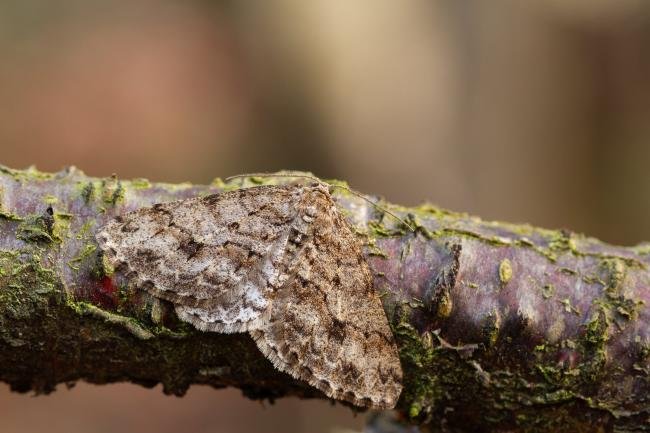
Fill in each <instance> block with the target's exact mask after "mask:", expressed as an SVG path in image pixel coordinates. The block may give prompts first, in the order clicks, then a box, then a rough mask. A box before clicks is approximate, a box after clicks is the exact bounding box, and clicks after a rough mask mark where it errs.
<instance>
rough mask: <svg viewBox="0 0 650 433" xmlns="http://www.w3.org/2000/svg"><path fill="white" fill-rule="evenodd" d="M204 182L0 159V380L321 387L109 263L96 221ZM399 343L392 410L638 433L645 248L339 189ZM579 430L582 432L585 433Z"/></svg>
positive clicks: (20, 385) (644, 360)
mask: <svg viewBox="0 0 650 433" xmlns="http://www.w3.org/2000/svg"><path fill="white" fill-rule="evenodd" d="M291 181H292V180H291V179H286V178H281V179H280V178H278V179H274V178H264V179H240V180H236V181H233V182H230V183H227V184H226V183H224V182H222V181H220V180H216V181H215V182H213V184H212V185H209V186H194V185H189V184H187V185H185V184H184V185H170V184H150V183H149V182H148V181H145V180H133V181H120V180H118V179H117V178H115V177H112V178H107V179H96V178H90V177H87V176H85V175H84V174H83V173H81V172H80V171H78V170H76V169H74V168H71V169H67V170H65V171H62V172H60V173H56V174H46V173H41V172H38V171H36V170H33V169H30V170H26V171H16V170H11V169H7V168H1V169H0V380H3V381H5V382H7V383H9V384H10V386H11V388H12V389H13V390H17V391H29V390H34V391H36V392H45V393H46V392H50V391H52V390H54V388H55V386H56V385H57V384H59V383H66V384H72V383H74V381H76V380H78V379H84V380H87V381H89V382H93V383H108V382H115V381H125V380H126V381H130V382H134V383H139V384H142V385H145V386H154V385H155V384H157V383H162V384H163V389H164V391H165V392H166V393H174V394H179V395H180V394H183V393H184V392H185V391H186V390H187V388H188V387H189V386H190V385H191V384H194V383H203V384H209V385H212V386H215V387H224V386H236V387H238V388H241V389H242V390H243V391H244V393H245V395H247V396H249V397H252V398H271V399H273V398H276V397H280V396H284V395H297V396H301V397H323V395H322V394H321V393H320V392H319V391H316V390H314V389H312V388H310V387H309V386H308V385H305V384H303V383H301V382H299V381H297V380H294V379H292V378H290V377H289V376H288V375H286V374H283V373H280V372H278V371H276V370H274V369H273V367H272V365H271V364H270V362H268V361H267V360H266V359H265V358H264V357H263V356H262V355H261V354H260V353H259V351H258V350H257V348H256V346H255V344H254V343H253V342H252V340H251V339H250V338H249V337H248V335H247V334H234V335H224V334H216V333H202V332H199V331H196V330H194V329H193V328H192V327H191V326H189V325H187V324H185V323H183V322H180V321H179V320H178V319H177V318H176V317H175V314H174V312H173V308H172V307H171V306H170V305H169V304H168V303H166V302H162V301H158V300H156V299H153V298H151V297H150V296H148V295H147V294H146V293H144V292H143V291H140V290H137V288H135V287H132V285H129V281H128V278H127V276H125V275H120V274H119V272H118V273H113V270H111V269H107V267H108V266H107V264H106V262H105V261H104V260H103V258H102V254H101V252H100V251H99V250H98V248H97V244H96V242H95V238H94V233H95V231H96V229H97V228H98V227H99V226H100V225H102V224H103V223H104V222H105V221H107V220H108V219H110V218H112V217H114V216H115V215H118V214H121V213H124V212H127V211H130V210H134V209H136V208H139V207H142V206H150V205H152V204H154V203H157V202H163V201H170V200H174V199H180V198H186V197H192V196H196V195H203V194H208V193H214V192H218V191H221V190H223V189H228V188H237V187H239V186H240V185H241V184H242V182H243V183H245V184H246V185H253V184H259V183H269V182H274V183H281V182H291ZM334 196H335V198H336V200H337V202H338V203H339V204H340V206H341V208H343V209H344V211H345V212H346V214H347V215H348V217H349V220H350V222H351V223H352V224H353V225H354V226H355V227H356V228H357V231H358V233H359V236H360V238H361V239H363V240H364V241H365V243H366V245H367V248H366V252H367V257H368V261H369V263H370V266H371V268H372V270H373V273H374V275H375V287H376V289H377V290H378V291H379V292H380V293H381V294H382V296H383V301H384V307H385V310H386V312H387V315H388V317H389V320H390V321H391V324H392V327H393V331H394V333H395V336H396V338H397V341H398V344H399V346H400V357H401V362H402V366H403V369H404V374H405V386H404V391H403V393H402V396H401V398H400V402H399V404H398V409H399V410H400V411H401V412H402V418H403V420H405V421H409V422H412V423H423V424H425V425H427V426H428V427H427V428H429V429H431V430H445V431H482V430H486V431H487V430H490V431H540V430H541V431H544V430H547V431H572V432H575V431H594V430H595V429H596V428H601V429H602V430H603V431H612V430H614V429H616V430H619V431H624V430H628V431H648V430H650V403H649V401H648V394H649V391H650V379H649V375H648V373H649V372H650V328H649V325H650V313H649V311H648V302H650V289H649V284H648V283H649V282H650V272H649V271H648V266H649V265H650V259H649V256H648V254H650V247H648V246H644V245H640V246H637V247H633V248H622V247H614V246H610V245H606V244H603V243H601V242H599V241H597V240H595V239H592V238H587V237H583V236H580V235H576V234H573V233H570V232H566V231H551V230H543V229H537V228H533V227H530V226H527V225H512V224H504V223H494V222H484V221H481V220H479V219H477V218H474V217H470V216H468V215H465V214H457V213H452V212H447V211H444V210H441V209H438V208H436V207H433V206H431V205H423V206H420V207H417V208H408V209H407V208H401V207H398V206H393V205H388V204H384V203H382V204H381V205H382V206H387V207H388V208H389V209H390V210H391V211H392V212H395V213H396V214H398V215H399V216H400V217H401V218H405V219H407V220H408V222H409V224H410V225H412V226H414V227H415V228H416V230H415V231H411V230H408V229H407V228H406V227H405V226H404V225H403V224H402V223H400V222H399V221H398V220H396V219H394V218H392V217H391V216H389V215H386V214H385V213H384V212H382V211H381V210H380V207H375V206H372V205H371V204H369V203H367V202H366V201H364V200H362V199H361V198H359V197H357V196H355V195H353V194H350V193H349V192H347V191H345V190H343V189H336V190H335V192H334ZM594 426H596V427H594Z"/></svg>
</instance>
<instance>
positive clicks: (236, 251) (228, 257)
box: [97, 186, 300, 332]
mask: <svg viewBox="0 0 650 433" xmlns="http://www.w3.org/2000/svg"><path fill="white" fill-rule="evenodd" d="M299 196H300V191H299V190H298V189H297V188H296V187H273V186H262V187H255V188H248V189H242V190H237V191H232V192H224V193H220V194H215V195H212V196H208V197H204V198H191V199H186V200H180V201H175V202H169V203H162V204H157V205H154V206H152V207H148V208H143V209H139V210H137V211H134V212H130V213H127V214H125V215H123V216H122V217H119V218H116V219H115V220H113V221H111V222H109V223H108V224H106V225H105V226H104V227H102V228H101V229H100V231H99V232H98V235H97V239H98V242H99V245H100V247H101V249H102V250H103V251H104V252H105V254H106V256H107V257H108V259H109V260H110V261H111V262H112V263H113V264H114V265H120V264H123V265H126V267H127V268H128V271H129V272H131V273H134V275H135V278H136V281H137V284H138V285H139V286H140V287H142V288H143V289H145V290H147V291H148V292H149V293H151V294H152V295H153V296H156V297H160V298H162V299H166V300H168V301H171V302H172V303H174V304H175V306H176V310H177V313H178V315H179V317H180V318H181V319H184V320H186V321H189V322H191V323H193V324H194V325H195V326H196V327H197V328H199V329H203V330H212V331H218V332H241V331H244V330H248V329H254V328H255V327H257V326H259V324H260V323H261V322H263V320H264V319H263V317H264V312H265V311H267V310H268V307H269V301H270V297H271V294H272V292H273V291H274V290H275V289H276V288H277V287H279V286H280V285H281V284H282V282H283V278H286V272H285V269H284V263H285V260H284V249H285V247H286V244H287V239H288V237H289V235H290V233H289V227H290V224H291V222H292V221H293V220H294V218H295V216H296V208H295V203H296V202H297V200H298V199H299Z"/></svg>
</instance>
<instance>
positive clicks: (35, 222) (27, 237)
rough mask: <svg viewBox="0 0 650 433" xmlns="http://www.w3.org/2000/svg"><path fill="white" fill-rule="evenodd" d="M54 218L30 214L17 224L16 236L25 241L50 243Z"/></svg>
mask: <svg viewBox="0 0 650 433" xmlns="http://www.w3.org/2000/svg"><path fill="white" fill-rule="evenodd" d="M53 226H54V219H53V218H51V216H47V215H31V216H29V217H27V218H25V220H24V221H23V222H21V223H20V224H19V225H18V229H17V230H16V238H18V239H21V240H23V241H25V242H34V243H50V242H53V241H54V239H53V238H52V235H53V232H52V229H53Z"/></svg>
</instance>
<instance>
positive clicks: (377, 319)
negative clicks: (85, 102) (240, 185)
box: [97, 183, 402, 409]
mask: <svg viewBox="0 0 650 433" xmlns="http://www.w3.org/2000/svg"><path fill="white" fill-rule="evenodd" d="M97 239H98V242H99V244H100V247H101V248H102V250H103V251H104V254H105V255H106V257H107V258H108V259H109V260H110V261H111V262H112V264H113V265H114V266H117V265H123V266H126V267H127V268H128V270H129V272H132V273H133V274H134V275H135V278H136V280H137V281H136V283H137V284H138V286H139V287H141V288H142V289H144V290H146V291H148V292H149V293H150V294H151V295H153V296H155V297H158V298H162V299H165V300H167V301H170V302H172V303H173V304H174V306H175V309H176V313H177V314H178V316H179V317H180V318H181V319H182V320H184V321H187V322H189V323H191V324H193V325H194V326H195V327H196V328H198V329H200V330H203V331H213V332H226V333H230V332H245V331H248V332H250V334H251V335H252V337H253V338H254V340H255V342H256V343H257V346H258V347H259V349H260V350H261V351H262V353H264V355H265V356H266V357H267V358H268V359H270V360H271V361H272V362H273V364H274V365H275V366H276V367H277V368H278V369H279V370H282V371H285V372H287V373H289V374H291V375H292V376H294V377H296V378H298V379H301V380H304V381H306V382H308V383H309V384H311V385H312V386H314V387H316V388H318V389H320V390H321V391H323V392H324V393H325V394H326V395H328V396H329V397H331V398H335V399H340V400H346V401H348V402H351V403H353V404H355V405H358V406H364V407H373V408H382V409H383V408H392V407H394V406H395V403H396V402H397V399H398V397H399V395H400V392H401V389H402V369H401V366H400V361H399V356H398V350H397V347H396V344H395V341H394V338H393V335H392V333H391V330H390V327H389V326H388V321H387V318H386V316H385V314H384V310H383V308H382V303H381V300H380V298H379V296H378V294H377V293H376V292H375V290H374V288H373V283H372V281H373V280H372V277H371V274H370V270H369V267H368V264H367V263H366V260H365V258H364V255H363V254H362V243H361V241H360V240H359V239H358V238H357V237H355V235H354V234H353V232H352V230H351V229H350V227H349V225H348V223H347V222H346V221H345V219H344V218H343V216H342V215H341V214H340V212H339V211H338V209H337V207H336V204H335V203H334V201H333V199H332V197H331V196H330V193H329V190H328V188H327V187H326V185H324V184H322V183H316V184H314V185H311V186H302V185H283V186H270V185H267V186H257V187H252V188H247V189H240V190H236V191H230V192H223V193H219V194H215V195H211V196H208V197H203V198H199V197H197V198H190V199H186V200H180V201H175V202H169V203H163V204H158V205H155V206H153V207H148V208H142V209H139V210H137V211H134V212H131V213H127V214H125V215H123V216H121V217H119V218H117V219H115V220H113V221H111V222H109V223H108V224H106V225H105V226H104V227H103V228H102V229H100V231H99V232H98V235H97Z"/></svg>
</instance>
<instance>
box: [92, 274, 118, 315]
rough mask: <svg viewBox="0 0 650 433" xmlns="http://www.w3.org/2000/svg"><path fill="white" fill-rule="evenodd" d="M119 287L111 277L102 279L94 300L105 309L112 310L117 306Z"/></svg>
mask: <svg viewBox="0 0 650 433" xmlns="http://www.w3.org/2000/svg"><path fill="white" fill-rule="evenodd" d="M117 291H118V288H117V286H116V285H115V284H114V283H113V279H112V278H111V277H102V279H101V280H100V281H99V287H97V290H96V291H95V296H93V298H94V300H95V301H96V302H97V303H99V304H101V305H102V306H103V307H105V308H112V307H115V306H116V305H117Z"/></svg>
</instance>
